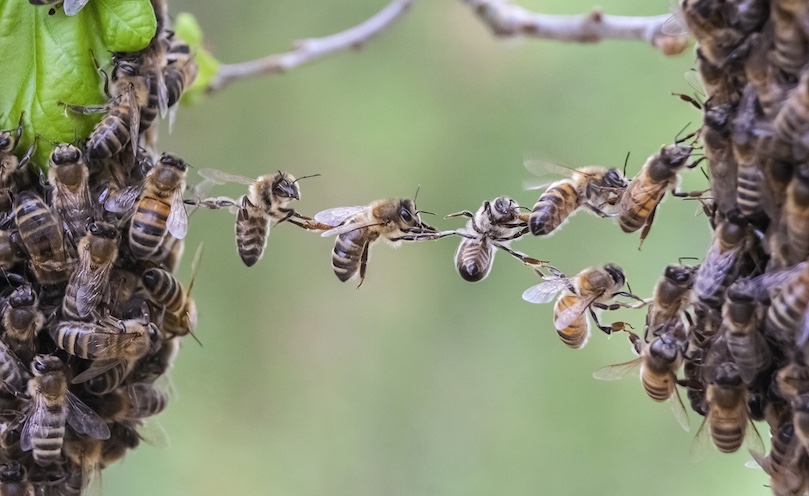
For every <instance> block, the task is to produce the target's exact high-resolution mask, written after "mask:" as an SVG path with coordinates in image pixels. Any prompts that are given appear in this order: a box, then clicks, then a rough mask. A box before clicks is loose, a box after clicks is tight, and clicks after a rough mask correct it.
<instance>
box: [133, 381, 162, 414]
mask: <svg viewBox="0 0 809 496" xmlns="http://www.w3.org/2000/svg"><path fill="white" fill-rule="evenodd" d="M129 395H130V398H131V400H132V409H131V410H130V411H129V412H128V413H127V417H129V418H137V419H140V418H147V417H151V416H153V415H157V414H158V413H160V412H162V411H163V410H164V409H165V408H166V404H167V403H168V395H166V393H165V392H163V391H160V390H159V389H156V388H155V387H154V386H153V385H152V384H149V383H146V382H139V383H136V384H132V385H131V386H129Z"/></svg>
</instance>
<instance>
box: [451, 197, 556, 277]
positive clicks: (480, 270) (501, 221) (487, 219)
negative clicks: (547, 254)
mask: <svg viewBox="0 0 809 496" xmlns="http://www.w3.org/2000/svg"><path fill="white" fill-rule="evenodd" d="M456 216H465V217H469V221H468V222H467V223H466V227H464V228H461V229H459V230H458V231H457V233H458V234H460V235H461V236H463V239H462V240H461V243H460V245H459V246H458V250H457V251H456V252H455V268H456V269H457V270H458V274H460V276H461V277H462V278H463V279H464V280H466V281H469V282H477V281H482V280H483V279H485V278H486V277H487V276H488V275H489V272H491V270H492V264H493V262H494V255H495V253H496V250H497V249H498V248H499V249H501V250H503V251H505V252H506V253H508V254H510V255H512V256H513V257H515V258H517V259H519V260H521V261H522V262H523V263H526V264H528V265H541V264H542V263H543V262H542V261H540V260H536V259H534V258H531V257H529V256H527V255H524V254H522V253H519V252H516V251H514V250H512V249H511V247H510V244H511V242H512V241H513V240H515V239H517V238H519V237H521V236H522V235H524V234H525V233H527V232H528V224H527V223H526V220H527V217H528V216H527V215H526V214H521V213H520V207H519V205H517V202H515V201H514V200H512V199H511V198H508V197H506V196H500V197H497V198H495V199H494V200H492V201H491V202H488V201H486V202H483V206H481V207H480V208H479V209H478V211H477V212H476V213H474V214H473V213H472V212H469V211H468V210H464V211H462V212H458V213H454V214H450V215H448V216H447V217H456Z"/></svg>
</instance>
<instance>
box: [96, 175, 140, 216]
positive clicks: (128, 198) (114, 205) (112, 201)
mask: <svg viewBox="0 0 809 496" xmlns="http://www.w3.org/2000/svg"><path fill="white" fill-rule="evenodd" d="M142 191H143V183H141V184H134V185H132V186H127V187H126V188H123V189H119V190H118V191H116V192H115V193H113V194H111V195H110V197H109V198H107V201H105V202H104V208H105V209H106V210H107V211H108V212H113V213H116V214H120V213H123V212H128V211H130V210H132V208H133V207H134V206H135V203H137V201H138V200H139V199H140V194H141V192H142Z"/></svg>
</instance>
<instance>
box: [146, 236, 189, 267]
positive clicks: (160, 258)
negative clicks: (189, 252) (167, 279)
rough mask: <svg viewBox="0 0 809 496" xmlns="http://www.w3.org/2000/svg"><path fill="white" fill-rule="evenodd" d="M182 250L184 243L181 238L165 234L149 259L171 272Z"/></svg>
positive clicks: (181, 254)
mask: <svg viewBox="0 0 809 496" xmlns="http://www.w3.org/2000/svg"><path fill="white" fill-rule="evenodd" d="M184 250H185V243H184V242H183V240H182V239H177V238H175V237H174V236H166V237H165V238H163V242H162V243H161V244H160V247H159V248H158V249H157V251H155V252H154V253H153V254H152V257H151V259H152V262H154V263H155V264H157V265H158V266H159V267H163V268H164V269H166V270H168V271H169V272H172V271H174V269H175V268H177V264H179V263H180V259H181V258H182V256H183V251H184Z"/></svg>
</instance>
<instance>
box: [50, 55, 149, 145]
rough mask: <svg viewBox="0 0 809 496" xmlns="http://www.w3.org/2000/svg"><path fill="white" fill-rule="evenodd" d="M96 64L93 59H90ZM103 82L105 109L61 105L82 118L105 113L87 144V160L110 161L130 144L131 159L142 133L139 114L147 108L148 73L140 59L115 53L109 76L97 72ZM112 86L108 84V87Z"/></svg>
mask: <svg viewBox="0 0 809 496" xmlns="http://www.w3.org/2000/svg"><path fill="white" fill-rule="evenodd" d="M93 62H94V63H95V59H93ZM99 72H100V73H101V75H102V77H103V78H104V93H106V94H107V97H108V101H107V103H106V104H105V105H102V106H94V107H82V106H79V105H70V104H63V105H65V106H66V107H67V108H68V109H70V110H72V111H74V112H78V113H81V114H94V113H99V112H104V117H103V118H102V119H101V121H100V122H99V123H98V124H96V127H95V128H94V129H93V132H92V133H91V134H90V139H89V140H88V141H87V156H88V157H89V158H90V159H92V160H99V159H104V158H109V157H112V156H113V155H116V154H118V153H119V152H120V151H121V150H123V148H124V147H125V146H126V145H127V144H128V143H129V142H130V141H131V142H132V145H131V147H132V153H133V157H134V156H135V155H136V154H137V150H138V145H137V142H138V136H139V135H140V130H141V111H142V109H143V108H149V100H150V98H149V93H150V92H149V82H148V75H149V74H148V72H149V71H148V70H145V68H144V67H143V60H142V59H141V57H140V56H139V55H134V56H133V55H131V54H121V53H116V54H114V55H113V68H112V76H111V77H110V78H109V79H108V78H107V75H106V73H104V71H102V70H101V69H99ZM110 83H111V84H110Z"/></svg>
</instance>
